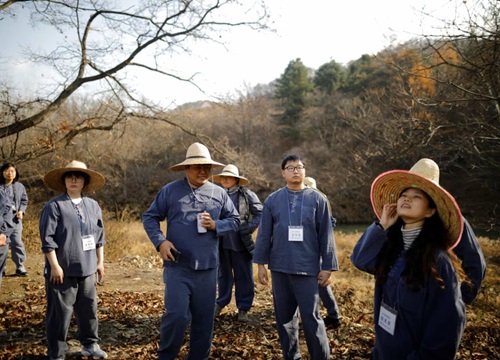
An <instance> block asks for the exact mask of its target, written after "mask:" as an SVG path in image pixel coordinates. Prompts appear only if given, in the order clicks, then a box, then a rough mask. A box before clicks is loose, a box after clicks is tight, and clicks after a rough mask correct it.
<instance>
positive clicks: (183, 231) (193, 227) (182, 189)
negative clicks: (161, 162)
mask: <svg viewBox="0 0 500 360" xmlns="http://www.w3.org/2000/svg"><path fill="white" fill-rule="evenodd" d="M203 211H206V212H208V213H210V216H211V217H212V219H213V220H214V221H215V224H216V231H207V232H206V233H201V234H200V233H198V230H197V221H196V216H197V214H198V213H200V212H203ZM164 220H166V221H167V236H166V238H165V235H164V234H163V232H162V231H161V229H160V222H162V221H164ZM142 222H143V225H144V229H145V230H146V233H147V234H148V236H149V239H150V240H151V242H152V243H153V245H154V246H155V248H156V249H158V248H159V246H160V244H161V243H162V242H164V241H165V240H167V239H168V240H169V241H171V242H172V243H173V244H174V246H175V248H176V249H177V250H178V251H180V252H181V255H180V258H179V262H180V263H185V264H186V263H187V264H189V265H190V267H191V268H192V269H194V270H206V269H212V268H215V267H217V265H218V259H219V257H218V252H219V247H218V244H219V242H218V237H219V236H220V235H222V234H225V233H227V232H229V231H236V230H238V226H239V224H240V217H239V215H238V211H237V210H236V208H235V207H234V205H233V202H232V201H231V199H229V196H228V195H227V193H226V191H225V190H224V189H223V188H221V187H220V186H218V185H214V184H212V183H211V182H207V183H205V184H204V185H203V186H200V187H199V188H197V189H192V188H191V186H189V184H188V182H187V179H186V178H184V179H182V180H176V181H173V182H171V183H169V184H167V185H165V186H164V187H163V188H162V189H161V190H160V192H159V193H158V194H157V195H156V198H155V199H154V200H153V202H152V204H151V206H150V207H149V209H148V210H147V211H146V212H145V213H144V214H143V216H142ZM164 266H174V263H172V262H167V261H165V262H164Z"/></svg>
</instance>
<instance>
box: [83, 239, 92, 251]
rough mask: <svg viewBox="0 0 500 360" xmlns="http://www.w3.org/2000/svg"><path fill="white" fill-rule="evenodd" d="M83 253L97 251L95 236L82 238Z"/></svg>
mask: <svg viewBox="0 0 500 360" xmlns="http://www.w3.org/2000/svg"><path fill="white" fill-rule="evenodd" d="M82 244H83V251H89V250H95V240H94V235H85V236H82Z"/></svg>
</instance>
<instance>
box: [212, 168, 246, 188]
mask: <svg viewBox="0 0 500 360" xmlns="http://www.w3.org/2000/svg"><path fill="white" fill-rule="evenodd" d="M221 176H229V177H234V178H236V179H240V181H239V182H238V184H239V185H240V186H246V185H248V184H250V180H248V179H247V178H246V177H243V176H240V171H239V170H238V168H237V167H236V166H235V165H232V164H228V165H226V166H225V167H224V169H222V172H221V173H220V174H217V175H214V176H213V178H214V181H217V182H220V178H221Z"/></svg>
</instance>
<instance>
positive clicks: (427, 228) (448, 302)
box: [351, 159, 465, 360]
mask: <svg viewBox="0 0 500 360" xmlns="http://www.w3.org/2000/svg"><path fill="white" fill-rule="evenodd" d="M431 162H432V160H429V159H422V160H420V161H419V162H417V163H416V164H415V165H414V166H413V167H412V168H411V169H410V171H404V170H393V171H389V172H386V173H383V174H381V175H380V176H378V177H377V178H376V179H375V181H374V182H373V184H372V188H371V201H372V205H373V209H374V211H375V214H376V215H377V217H378V218H379V220H380V221H379V222H375V223H373V224H372V225H371V226H370V227H368V229H367V231H366V232H365V233H364V234H363V236H362V237H361V239H360V240H359V241H358V243H357V244H356V246H355V248H354V250H353V254H352V256H351V261H352V262H353V264H354V265H355V266H356V267H357V268H358V269H360V270H363V271H365V272H368V273H371V274H374V275H375V278H376V283H375V302H374V320H375V346H374V349H373V353H372V359H377V360H387V359H391V360H392V359H398V360H400V359H412V360H413V359H422V360H423V359H425V360H429V359H439V360H447V359H454V358H455V356H456V353H457V350H458V346H459V344H460V339H461V337H462V334H463V330H464V327H465V305H464V302H463V301H462V295H461V292H460V284H459V276H461V274H463V272H462V270H460V265H459V263H458V260H457V257H456V256H455V255H454V253H453V252H452V249H453V247H454V246H455V245H456V244H457V243H458V241H460V237H461V233H462V229H463V218H462V215H461V212H460V209H459V208H458V206H457V204H456V202H455V199H454V198H453V197H452V196H451V195H450V194H449V193H448V192H447V191H446V190H444V189H443V188H442V187H441V186H440V185H439V170H437V171H436V168H435V167H432V166H430V165H431Z"/></svg>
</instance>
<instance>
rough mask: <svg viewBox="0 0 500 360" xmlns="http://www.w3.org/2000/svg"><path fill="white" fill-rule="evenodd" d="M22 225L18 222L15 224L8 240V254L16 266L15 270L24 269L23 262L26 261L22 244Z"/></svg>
mask: <svg viewBox="0 0 500 360" xmlns="http://www.w3.org/2000/svg"><path fill="white" fill-rule="evenodd" d="M22 236H23V223H22V221H19V222H18V223H16V224H15V226H14V228H13V231H12V234H11V235H10V236H9V239H10V245H9V246H10V252H11V255H12V261H14V264H16V270H22V269H24V261H25V260H26V249H25V248H24V243H23V239H22Z"/></svg>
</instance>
